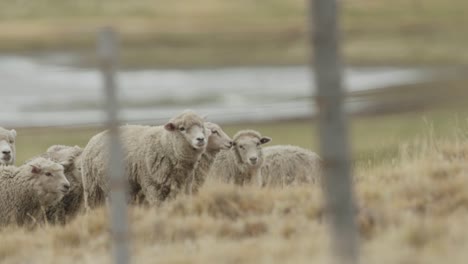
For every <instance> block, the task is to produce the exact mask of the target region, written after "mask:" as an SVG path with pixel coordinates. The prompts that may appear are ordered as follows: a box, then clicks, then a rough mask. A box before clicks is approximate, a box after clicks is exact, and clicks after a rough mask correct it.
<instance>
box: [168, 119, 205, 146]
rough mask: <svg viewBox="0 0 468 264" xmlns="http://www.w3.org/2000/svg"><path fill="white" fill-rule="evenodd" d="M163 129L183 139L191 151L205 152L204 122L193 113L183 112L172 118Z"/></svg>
mask: <svg viewBox="0 0 468 264" xmlns="http://www.w3.org/2000/svg"><path fill="white" fill-rule="evenodd" d="M164 128H165V129H166V130H167V131H170V132H171V133H178V135H179V136H182V137H183V138H185V140H186V141H187V142H188V143H189V144H190V145H191V147H192V148H193V149H196V150H202V151H204V150H205V147H206V138H207V136H206V131H205V126H204V120H203V118H202V117H200V116H199V115H197V114H195V113H194V112H192V111H185V112H183V113H182V114H180V115H178V116H176V117H174V118H172V119H171V120H170V121H169V122H168V123H167V124H166V125H164Z"/></svg>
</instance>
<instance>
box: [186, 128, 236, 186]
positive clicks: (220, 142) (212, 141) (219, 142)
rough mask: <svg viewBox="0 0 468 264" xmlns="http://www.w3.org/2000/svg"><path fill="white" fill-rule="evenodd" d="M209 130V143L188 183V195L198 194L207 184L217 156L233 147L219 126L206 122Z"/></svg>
mask: <svg viewBox="0 0 468 264" xmlns="http://www.w3.org/2000/svg"><path fill="white" fill-rule="evenodd" d="M205 128H206V130H207V136H208V143H207V145H206V150H205V152H204V153H203V154H202V155H201V157H200V160H199V161H198V163H197V165H196V167H195V170H194V171H193V174H192V176H191V179H190V180H189V181H187V186H186V193H187V194H196V193H197V192H198V190H199V189H200V187H201V186H202V185H203V183H204V182H205V179H206V176H207V175H208V172H209V170H210V168H211V165H212V164H213V162H214V159H215V158H216V155H217V154H218V153H219V152H220V151H221V150H228V149H230V148H231V147H232V140H231V138H230V137H229V136H228V135H227V134H226V133H225V132H224V131H223V130H222V129H221V127H220V126H219V125H217V124H214V123H211V122H205Z"/></svg>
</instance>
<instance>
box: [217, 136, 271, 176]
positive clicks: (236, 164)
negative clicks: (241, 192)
mask: <svg viewBox="0 0 468 264" xmlns="http://www.w3.org/2000/svg"><path fill="white" fill-rule="evenodd" d="M270 141H271V138H269V137H264V136H262V135H261V134H260V133H259V132H257V131H254V130H241V131H239V132H237V134H236V135H235V136H234V138H233V147H232V148H231V149H230V150H224V151H221V152H220V153H219V154H218V155H217V156H216V159H215V161H214V163H213V165H212V167H211V170H210V172H209V176H208V177H209V178H210V179H214V180H219V181H222V182H226V183H234V184H236V185H245V184H250V183H252V180H253V179H256V180H259V175H258V174H259V173H260V170H259V169H260V167H261V166H262V163H263V151H262V147H261V145H263V144H266V143H268V142H270Z"/></svg>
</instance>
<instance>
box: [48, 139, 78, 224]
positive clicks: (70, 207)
mask: <svg viewBox="0 0 468 264" xmlns="http://www.w3.org/2000/svg"><path fill="white" fill-rule="evenodd" d="M82 152H83V149H82V148H80V147H79V146H74V147H71V146H63V145H54V146H51V147H49V148H48V149H47V151H46V153H44V154H42V155H41V157H44V158H49V159H51V160H52V161H55V162H57V163H60V164H61V165H63V167H64V173H65V177H66V178H67V180H68V181H69V182H70V190H69V191H68V193H67V194H66V195H65V196H64V197H63V199H62V200H61V201H60V202H59V203H58V204H56V205H55V206H52V207H50V208H49V209H48V210H47V212H46V214H47V220H48V221H49V222H50V223H60V224H65V223H66V222H68V221H69V220H70V219H72V218H73V217H74V216H76V214H77V213H78V212H79V211H80V210H81V208H82V205H83V183H82V181H81V164H80V163H81V153H82Z"/></svg>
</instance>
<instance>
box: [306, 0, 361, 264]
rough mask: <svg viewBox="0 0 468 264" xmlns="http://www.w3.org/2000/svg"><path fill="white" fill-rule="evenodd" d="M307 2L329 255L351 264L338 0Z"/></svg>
mask: <svg viewBox="0 0 468 264" xmlns="http://www.w3.org/2000/svg"><path fill="white" fill-rule="evenodd" d="M310 1H311V2H310V5H309V7H310V8H311V11H310V25H309V26H310V29H311V30H312V34H311V36H312V38H313V40H312V43H313V44H314V60H313V62H314V63H313V64H314V68H315V73H316V74H315V80H316V84H317V88H318V93H317V97H316V103H317V105H318V108H319V132H320V133H319V134H320V149H321V155H322V157H323V160H324V167H325V169H324V170H325V173H324V181H323V182H324V189H325V196H326V202H327V212H328V217H329V218H328V219H329V221H330V231H331V234H332V250H333V252H332V254H333V255H334V257H335V261H337V263H347V264H353V263H358V261H359V260H358V258H359V238H358V233H357V230H356V224H355V219H354V214H355V205H354V197H353V188H352V181H351V166H350V154H349V146H348V139H347V118H346V115H345V113H344V110H343V100H344V97H343V84H342V64H341V58H340V53H339V44H340V35H339V27H338V26H339V22H338V21H339V20H338V18H339V16H338V8H337V0H310Z"/></svg>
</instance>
